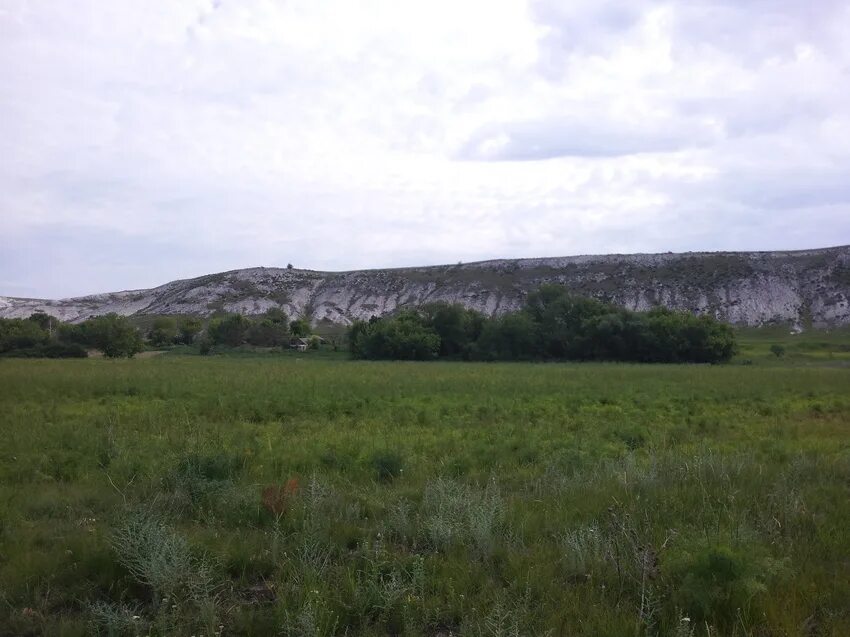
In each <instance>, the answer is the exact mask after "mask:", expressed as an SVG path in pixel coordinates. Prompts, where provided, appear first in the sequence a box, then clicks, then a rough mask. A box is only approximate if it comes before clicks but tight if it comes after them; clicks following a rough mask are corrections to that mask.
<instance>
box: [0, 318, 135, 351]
mask: <svg viewBox="0 0 850 637" xmlns="http://www.w3.org/2000/svg"><path fill="white" fill-rule="evenodd" d="M88 349H98V350H100V351H102V352H103V353H104V354H105V355H106V356H109V357H112V358H116V357H123V356H133V355H134V354H136V353H137V352H140V351H141V350H142V337H141V335H140V334H139V331H138V330H137V329H136V328H135V327H134V326H133V325H132V324H131V323H130V322H129V321H128V320H127V319H126V318H124V317H123V316H118V315H116V314H107V315H104V316H97V317H94V318H90V319H88V320H86V321H83V322H82V323H77V324H71V323H62V322H60V321H58V320H57V319H55V318H53V317H52V316H48V315H47V314H45V313H43V312H36V313H35V314H33V315H32V316H30V317H29V318H26V319H0V354H2V355H5V356H17V357H47V358H84V357H86V356H87V350H88Z"/></svg>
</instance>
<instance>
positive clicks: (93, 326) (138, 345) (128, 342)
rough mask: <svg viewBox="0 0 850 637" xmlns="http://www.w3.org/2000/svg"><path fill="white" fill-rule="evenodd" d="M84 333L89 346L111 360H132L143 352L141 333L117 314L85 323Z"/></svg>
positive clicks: (95, 318)
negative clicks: (123, 358) (124, 358)
mask: <svg viewBox="0 0 850 637" xmlns="http://www.w3.org/2000/svg"><path fill="white" fill-rule="evenodd" d="M83 333H84V335H85V339H86V340H87V341H88V343H87V344H88V345H91V346H94V347H96V348H97V349H99V350H100V351H102V352H103V353H104V355H105V356H107V357H109V358H122V357H125V356H126V357H127V358H132V357H133V356H134V355H135V354H137V353H138V352H140V351H142V337H141V336H140V335H139V331H138V330H137V329H136V328H135V327H133V325H132V324H131V323H130V321H128V320H127V319H126V317H123V316H118V315H117V314H106V315H104V316H97V317H94V318H91V319H89V320H87V321H85V322H84V323H83Z"/></svg>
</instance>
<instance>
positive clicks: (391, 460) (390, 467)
mask: <svg viewBox="0 0 850 637" xmlns="http://www.w3.org/2000/svg"><path fill="white" fill-rule="evenodd" d="M371 465H372V468H373V469H374V470H375V475H376V476H377V478H378V480H380V481H381V482H389V481H391V480H393V479H395V478H397V477H399V476H400V475H401V472H402V470H403V467H404V462H403V461H402V458H401V456H400V455H399V454H397V453H395V452H394V451H379V452H377V453H375V454H373V455H372V459H371Z"/></svg>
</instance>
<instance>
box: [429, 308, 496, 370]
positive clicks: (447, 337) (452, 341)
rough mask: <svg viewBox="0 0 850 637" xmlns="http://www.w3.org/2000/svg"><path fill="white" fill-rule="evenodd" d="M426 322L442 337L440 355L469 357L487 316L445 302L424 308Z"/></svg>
mask: <svg viewBox="0 0 850 637" xmlns="http://www.w3.org/2000/svg"><path fill="white" fill-rule="evenodd" d="M422 312H423V313H424V315H425V316H424V318H425V321H424V324H425V325H426V326H428V327H430V328H431V329H433V330H434V332H436V333H437V335H438V336H439V337H440V356H450V357H457V356H462V357H464V358H469V357H470V356H471V355H472V349H473V344H474V343H475V342H476V341H477V340H478V338H479V337H480V336H481V331H482V329H483V328H484V323H485V321H486V318H485V317H484V315H483V314H481V313H480V312H476V311H475V310H468V309H466V308H465V307H463V306H462V305H458V304H450V303H445V302H439V303H429V304H428V305H425V306H424V307H423V308H422Z"/></svg>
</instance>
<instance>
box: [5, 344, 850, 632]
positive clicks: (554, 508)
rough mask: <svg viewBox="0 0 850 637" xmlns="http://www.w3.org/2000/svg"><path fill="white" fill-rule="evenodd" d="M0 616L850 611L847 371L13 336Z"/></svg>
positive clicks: (551, 628) (655, 616) (549, 623)
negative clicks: (24, 347)
mask: <svg viewBox="0 0 850 637" xmlns="http://www.w3.org/2000/svg"><path fill="white" fill-rule="evenodd" d="M0 440H2V443H0V635H38V634H49V635H87V634H98V633H99V634H111V635H123V634H129V635H135V634H139V635H146V634H155V635H171V634H178V635H201V634H203V635H207V636H212V635H275V634H282V635H299V636H300V635H345V634H347V635H390V634H392V635H396V634H399V635H431V636H438V635H439V636H443V637H447V636H448V635H471V636H476V635H547V634H548V635H609V636H612V637H614V636H622V635H690V634H695V635H706V634H711V635H754V636H767V635H771V636H779V635H836V636H838V635H848V634H850V604H848V600H850V557H848V555H850V369H848V368H846V367H843V368H842V367H817V366H805V367H791V366H787V365H785V366H783V364H782V362H781V361H776V365H774V366H758V365H755V366H724V367H709V366H638V365H614V364H607V365H606V364H579V365H570V364H546V365H542V364H538V365H533V364H472V363H427V364H417V363H363V362H350V361H335V360H299V359H297V358H295V357H281V358H272V357H269V358H254V359H252V358H212V359H205V358H196V357H178V356H175V357H158V358H152V359H147V360H130V361H108V360H69V361H28V360H2V361H0Z"/></svg>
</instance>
